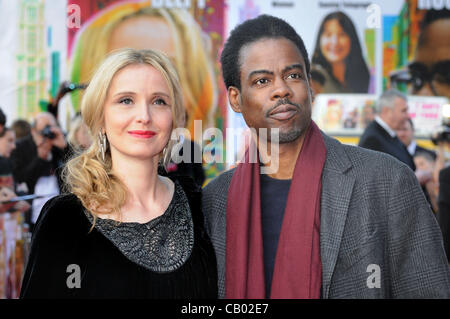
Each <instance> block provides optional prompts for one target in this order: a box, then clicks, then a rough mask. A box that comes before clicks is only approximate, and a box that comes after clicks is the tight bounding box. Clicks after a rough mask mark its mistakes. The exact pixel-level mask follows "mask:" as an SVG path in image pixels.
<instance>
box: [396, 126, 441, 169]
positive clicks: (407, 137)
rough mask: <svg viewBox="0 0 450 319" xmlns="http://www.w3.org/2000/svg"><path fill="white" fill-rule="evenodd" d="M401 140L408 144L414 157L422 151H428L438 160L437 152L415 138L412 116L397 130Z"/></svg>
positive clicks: (407, 146) (427, 152) (409, 150)
mask: <svg viewBox="0 0 450 319" xmlns="http://www.w3.org/2000/svg"><path fill="white" fill-rule="evenodd" d="M395 133H396V134H397V136H398V138H399V139H400V141H401V142H402V143H403V145H405V146H406V148H407V150H408V152H409V154H411V156H412V157H414V156H416V155H417V154H420V153H426V154H428V155H429V156H431V157H432V158H433V159H434V160H436V153H435V152H433V151H431V150H429V149H427V148H424V147H422V146H420V145H418V144H417V142H416V140H415V139H414V124H413V122H412V120H411V119H410V118H408V120H407V121H406V122H405V124H403V125H402V126H401V127H400V128H399V129H397V130H395Z"/></svg>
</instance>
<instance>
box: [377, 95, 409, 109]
mask: <svg viewBox="0 0 450 319" xmlns="http://www.w3.org/2000/svg"><path fill="white" fill-rule="evenodd" d="M396 98H401V99H402V100H404V101H407V100H408V98H407V97H406V95H405V94H403V93H402V92H400V91H399V90H396V89H389V90H387V91H386V92H384V93H383V94H381V96H380V98H379V99H378V101H377V103H376V105H377V113H381V111H382V110H383V109H384V108H386V107H387V108H392V107H393V106H394V101H395V99H396Z"/></svg>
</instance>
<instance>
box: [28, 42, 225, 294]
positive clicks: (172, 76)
mask: <svg viewBox="0 0 450 319" xmlns="http://www.w3.org/2000/svg"><path fill="white" fill-rule="evenodd" d="M81 113H82V116H83V120H84V122H85V123H86V125H87V126H88V128H89V131H90V133H91V135H92V136H96V137H98V140H97V141H96V142H95V143H93V144H92V145H91V146H90V147H89V148H88V149H87V150H85V151H84V152H83V153H81V155H79V156H77V157H75V158H73V159H72V160H70V161H69V162H68V164H67V166H66V167H65V180H66V183H67V185H68V187H69V190H70V192H71V193H70V194H66V195H61V196H58V197H55V198H53V199H51V200H50V201H49V202H47V203H46V205H45V206H44V208H43V211H42V213H41V217H40V219H39V221H38V223H37V226H36V230H35V233H34V235H33V236H34V237H33V242H32V247H31V254H30V258H29V262H28V265H27V270H26V273H25V276H24V280H23V285H22V291H21V297H22V298H71V297H74V298H215V297H216V294H217V293H216V290H217V286H216V276H217V275H216V264H215V255H214V250H213V248H212V246H211V244H210V241H209V239H208V237H207V235H206V233H205V232H204V230H203V216H202V212H201V208H200V193H199V189H196V188H195V186H194V184H193V182H189V181H188V180H184V179H179V180H171V179H168V178H167V177H164V176H162V175H159V174H158V166H159V163H161V161H163V162H166V163H167V161H168V157H169V156H168V154H170V151H171V143H169V140H170V137H171V133H172V131H173V129H175V128H176V127H178V126H182V125H183V120H184V109H183V104H182V97H181V92H180V87H179V83H178V79H177V75H176V72H175V70H174V68H173V67H172V66H171V64H170V61H169V60H168V58H166V57H165V56H164V55H163V54H162V53H158V52H156V51H152V50H134V49H122V50H119V51H116V52H114V53H112V54H111V55H109V56H108V57H107V58H106V60H105V61H104V62H103V63H102V64H101V65H100V67H99V68H98V70H97V71H96V73H95V74H94V76H93V78H92V80H91V81H90V84H89V86H88V87H87V89H86V92H85V94H84V97H83V101H82V106H81ZM162 157H164V159H162Z"/></svg>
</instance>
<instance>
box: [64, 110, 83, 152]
mask: <svg viewBox="0 0 450 319" xmlns="http://www.w3.org/2000/svg"><path fill="white" fill-rule="evenodd" d="M83 124H84V122H83V118H82V117H81V115H77V116H76V117H75V118H74V119H73V120H72V121H71V122H70V129H69V132H68V133H67V142H68V143H69V144H70V145H71V146H72V147H73V148H74V149H78V148H80V142H79V141H78V140H77V132H78V130H79V129H80V128H81V127H82V126H83Z"/></svg>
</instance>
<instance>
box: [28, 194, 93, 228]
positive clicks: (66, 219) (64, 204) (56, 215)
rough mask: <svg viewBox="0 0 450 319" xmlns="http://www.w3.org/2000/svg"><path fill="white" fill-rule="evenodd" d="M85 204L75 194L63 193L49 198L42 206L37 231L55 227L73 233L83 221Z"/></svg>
mask: <svg viewBox="0 0 450 319" xmlns="http://www.w3.org/2000/svg"><path fill="white" fill-rule="evenodd" d="M83 209H84V208H83V205H82V204H81V202H80V200H79V199H78V198H77V197H76V196H75V195H74V194H62V195H58V196H55V197H53V198H51V199H49V200H48V201H47V202H46V203H45V205H44V206H43V207H42V210H41V213H40V215H39V218H38V220H37V222H36V228H35V231H45V230H48V229H53V230H55V231H56V232H67V233H71V232H72V231H73V230H75V228H76V227H77V226H78V225H81V222H82V221H83V217H84V213H83Z"/></svg>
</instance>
